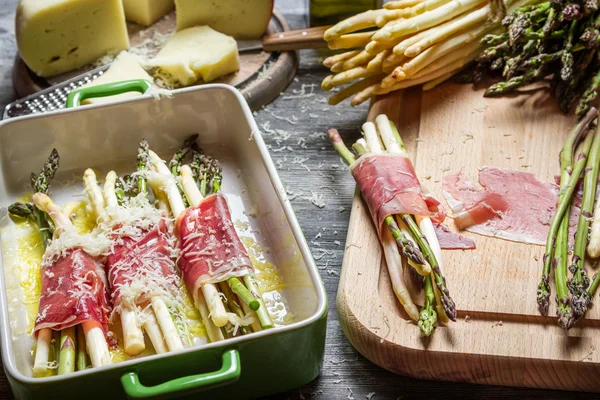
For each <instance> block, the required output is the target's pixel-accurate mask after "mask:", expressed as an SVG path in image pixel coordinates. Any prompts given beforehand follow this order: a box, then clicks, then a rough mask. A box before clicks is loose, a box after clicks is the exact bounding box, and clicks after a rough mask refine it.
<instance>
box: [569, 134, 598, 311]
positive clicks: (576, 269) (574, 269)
mask: <svg viewBox="0 0 600 400" xmlns="http://www.w3.org/2000/svg"><path fill="white" fill-rule="evenodd" d="M588 135H590V136H593V137H594V139H593V142H592V148H591V149H590V153H589V157H588V161H587V164H586V168H585V171H584V179H583V199H582V201H581V213H580V214H579V222H578V224H577V232H576V234H575V247H574V248H573V257H572V263H573V264H572V265H571V267H570V270H571V273H572V274H573V279H572V280H571V282H570V285H569V286H570V287H569V289H570V290H571V293H572V294H573V301H572V304H573V311H574V313H575V317H576V318H579V317H581V316H582V315H583V314H585V312H586V310H587V308H588V307H589V305H590V300H591V299H590V297H589V295H588V292H587V289H588V285H589V279H588V278H587V274H586V272H585V268H584V261H585V248H586V246H587V241H588V236H589V227H590V219H591V218H592V214H593V212H594V210H593V209H594V201H595V198H596V186H597V184H598V169H599V168H600V130H597V131H596V132H595V134H593V133H589V134H588Z"/></svg>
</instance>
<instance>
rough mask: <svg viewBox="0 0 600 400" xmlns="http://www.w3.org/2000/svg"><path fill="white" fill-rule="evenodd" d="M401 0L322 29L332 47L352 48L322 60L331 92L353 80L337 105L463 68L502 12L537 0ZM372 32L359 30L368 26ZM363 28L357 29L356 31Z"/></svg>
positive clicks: (430, 83) (333, 100)
mask: <svg viewBox="0 0 600 400" xmlns="http://www.w3.org/2000/svg"><path fill="white" fill-rule="evenodd" d="M488 1H489V0H399V1H391V2H389V3H386V4H385V5H384V7H385V8H384V9H380V10H370V11H366V12H364V13H361V14H358V15H355V16H353V17H350V18H348V19H346V20H344V21H342V22H340V23H338V24H336V25H334V26H332V27H331V28H329V29H328V30H327V31H325V34H324V39H325V40H326V41H327V43H328V45H329V48H330V49H352V50H349V51H346V52H343V53H340V54H336V55H334V56H331V57H328V58H327V59H325V61H324V62H323V64H324V65H325V66H326V67H328V68H330V69H331V72H333V73H334V75H329V76H328V77H326V78H325V79H324V80H323V82H322V84H321V87H322V88H323V90H326V91H329V90H331V89H333V88H334V87H336V86H340V85H343V84H346V83H352V84H351V85H349V86H347V87H345V88H344V89H342V90H340V91H339V92H337V93H335V94H334V95H333V96H331V97H330V98H329V104H331V105H335V104H338V103H339V102H341V101H343V100H345V99H347V98H349V97H351V96H353V97H352V100H351V104H352V105H353V106H355V105H358V104H361V103H362V102H364V101H366V100H368V99H369V98H371V97H373V96H376V95H380V94H385V93H389V92H392V91H394V90H399V89H404V88H407V87H410V86H415V85H420V84H424V86H423V89H424V90H430V89H432V88H434V87H435V86H437V85H439V84H440V83H442V82H444V81H445V80H447V79H449V78H451V77H452V76H453V75H454V74H456V73H457V72H458V71H460V70H461V69H462V68H464V67H466V66H467V65H468V64H469V63H471V61H473V60H474V59H475V58H476V57H477V56H478V55H479V54H480V53H481V51H482V50H483V49H484V48H485V45H483V44H482V43H481V39H482V38H483V37H484V36H485V35H486V34H490V33H500V32H502V31H503V30H504V28H503V27H502V26H501V24H500V20H501V19H502V18H501V17H502V15H503V14H504V13H506V12H512V11H515V10H517V9H519V8H521V7H524V6H528V5H531V4H536V3H539V2H540V1H539V0H503V2H501V1H497V2H492V3H490V4H488ZM374 27H376V28H378V29H376V30H368V31H362V30H365V29H370V28H374ZM357 31H361V32H357Z"/></svg>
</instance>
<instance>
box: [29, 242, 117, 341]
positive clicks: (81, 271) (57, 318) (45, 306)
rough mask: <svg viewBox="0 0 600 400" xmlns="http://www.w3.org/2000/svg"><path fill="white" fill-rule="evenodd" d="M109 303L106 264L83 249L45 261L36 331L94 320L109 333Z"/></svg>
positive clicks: (57, 328)
mask: <svg viewBox="0 0 600 400" xmlns="http://www.w3.org/2000/svg"><path fill="white" fill-rule="evenodd" d="M109 313H110V303H109V299H108V291H107V285H106V275H105V273H104V267H103V265H102V263H100V262H99V261H98V259H96V258H94V257H92V256H90V255H89V254H88V253H86V252H85V251H84V250H81V249H70V250H67V251H65V254H64V255H61V256H60V257H58V258H53V259H51V260H49V259H48V258H47V257H46V258H45V259H44V262H42V293H41V296H40V301H39V309H38V315H37V318H36V320H35V327H34V333H35V334H37V332H38V331H39V330H40V329H43V328H50V329H53V330H61V329H65V328H69V327H71V326H75V325H77V324H80V323H82V322H86V321H87V322H93V323H94V324H95V325H97V326H98V327H100V328H102V330H103V331H104V334H105V335H108V315H109Z"/></svg>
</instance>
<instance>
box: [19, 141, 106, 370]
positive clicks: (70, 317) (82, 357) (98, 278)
mask: <svg viewBox="0 0 600 400" xmlns="http://www.w3.org/2000/svg"><path fill="white" fill-rule="evenodd" d="M58 165H59V155H58V152H57V151H56V149H54V150H52V153H51V154H50V157H49V158H48V160H47V161H46V163H45V164H44V167H43V169H42V171H41V172H40V174H39V175H36V174H31V185H32V188H33V191H34V193H35V195H34V197H33V202H32V203H28V204H23V203H14V204H12V205H11V206H10V207H9V212H10V213H11V214H12V215H15V216H19V217H23V218H29V219H31V220H33V221H34V222H35V223H36V225H37V226H38V229H39V230H40V235H41V238H42V245H43V246H44V249H46V248H47V247H48V246H50V248H48V249H47V250H48V251H47V253H46V255H45V256H44V259H43V262H42V266H41V275H42V276H41V277H42V293H41V297H40V300H39V308H38V310H39V311H38V316H37V318H36V323H35V327H34V335H36V351H35V360H34V365H33V370H34V372H35V373H36V374H37V375H43V374H46V373H47V371H48V369H49V368H51V367H55V366H54V365H52V364H53V363H50V347H51V341H52V331H59V332H60V338H59V339H58V343H57V345H58V347H59V351H58V356H57V357H56V359H55V362H54V363H56V362H58V374H59V375H62V374H66V373H69V372H73V371H74V370H75V369H76V368H77V370H83V369H85V368H87V367H88V356H87V353H86V342H87V349H88V351H89V353H90V355H91V358H92V364H93V365H94V366H99V365H104V364H109V363H110V362H111V361H110V355H109V353H108V346H107V341H106V340H105V335H106V334H107V333H108V330H107V326H106V318H105V317H106V314H107V312H108V310H109V303H108V298H107V297H106V285H105V276H104V271H103V270H102V266H101V265H100V264H99V262H98V260H97V259H96V258H94V257H92V256H91V255H90V254H89V253H88V252H86V250H85V249H84V247H85V242H86V240H84V239H83V238H82V237H79V236H78V235H77V234H76V233H75V232H74V231H73V227H72V225H71V222H70V220H69V218H68V216H66V215H65V214H64V213H62V212H61V210H60V208H58V207H57V206H56V205H55V204H54V203H53V202H52V201H51V200H50V198H49V197H48V196H47V194H48V191H49V186H50V181H51V180H52V178H53V177H54V175H55V173H56V170H57V169H58ZM53 235H54V240H53ZM61 236H62V238H61ZM100 242H101V240H100ZM87 243H88V244H89V239H88V240H87ZM93 251H96V252H97V254H99V253H101V252H102V243H98V246H96V249H95V250H93ZM93 251H92V252H93Z"/></svg>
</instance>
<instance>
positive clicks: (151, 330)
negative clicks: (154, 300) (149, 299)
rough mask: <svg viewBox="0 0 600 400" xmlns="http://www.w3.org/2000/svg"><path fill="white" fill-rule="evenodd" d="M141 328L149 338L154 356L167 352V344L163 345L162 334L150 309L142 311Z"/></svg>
mask: <svg viewBox="0 0 600 400" xmlns="http://www.w3.org/2000/svg"><path fill="white" fill-rule="evenodd" d="M143 326H144V331H145V332H146V334H147V335H148V337H149V338H150V342H152V347H154V351H155V352H156V354H162V353H166V352H167V351H169V349H168V348H167V344H166V343H165V339H164V338H163V333H162V331H161V330H160V326H159V325H158V321H157V320H156V315H154V310H152V309H151V308H150V307H148V308H147V309H146V310H144V325H143Z"/></svg>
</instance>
